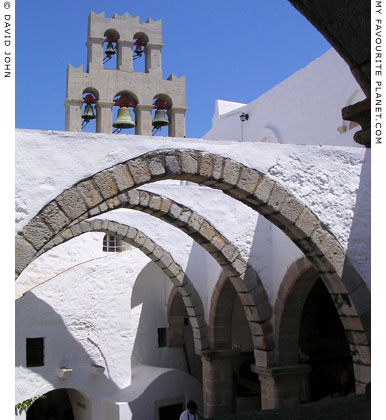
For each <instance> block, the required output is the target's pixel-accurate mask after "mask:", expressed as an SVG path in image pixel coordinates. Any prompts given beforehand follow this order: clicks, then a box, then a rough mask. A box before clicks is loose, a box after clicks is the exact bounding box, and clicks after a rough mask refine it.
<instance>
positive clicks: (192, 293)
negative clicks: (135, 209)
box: [45, 219, 208, 354]
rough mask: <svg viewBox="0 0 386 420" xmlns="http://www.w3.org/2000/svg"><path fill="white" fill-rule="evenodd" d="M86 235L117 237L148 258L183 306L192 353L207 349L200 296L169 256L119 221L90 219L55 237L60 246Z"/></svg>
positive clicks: (54, 242)
mask: <svg viewBox="0 0 386 420" xmlns="http://www.w3.org/2000/svg"><path fill="white" fill-rule="evenodd" d="M87 232H104V233H106V234H109V235H114V236H117V237H119V238H120V239H121V240H122V241H124V242H127V243H129V244H130V245H132V246H134V247H136V248H138V249H140V250H141V251H142V252H144V253H145V254H146V255H147V256H148V257H150V258H151V259H152V260H153V261H154V262H155V263H156V264H157V265H158V266H159V267H160V268H161V269H162V270H163V272H164V273H165V275H166V276H168V277H169V278H170V280H171V281H172V283H173V285H174V288H175V290H176V291H177V292H178V293H180V295H181V296H182V300H183V302H184V304H185V306H186V311H187V314H188V316H189V319H190V323H191V326H192V328H193V331H194V343H195V351H196V353H197V354H200V353H201V351H203V350H205V349H207V348H208V341H207V325H206V321H205V317H204V309H203V305H202V301H201V298H200V296H199V295H198V293H197V291H196V289H195V288H194V286H193V284H192V283H191V281H190V279H189V278H188V277H187V275H186V274H185V273H184V271H183V269H182V268H181V267H180V266H179V265H178V264H177V263H176V262H175V261H174V259H173V257H172V255H171V254H170V253H169V252H167V251H165V250H164V249H163V248H162V247H160V246H159V245H157V244H156V243H155V242H154V241H153V240H152V239H150V238H149V237H148V236H147V235H146V234H145V233H143V232H141V231H140V230H138V229H136V228H134V227H131V226H127V225H123V224H121V223H119V222H115V221H111V220H107V219H93V220H88V221H81V222H79V223H78V224H77V225H73V226H70V227H69V228H67V229H66V230H65V231H63V232H61V233H60V234H59V235H58V236H59V237H60V238H61V240H60V241H59V243H63V242H65V241H68V240H70V239H73V238H75V237H77V236H80V235H82V234H84V233H87ZM56 242H58V241H57V239H56V238H55V240H52V241H50V242H49V243H48V244H46V249H45V250H46V251H48V250H49V249H50V248H53V247H54V246H56Z"/></svg>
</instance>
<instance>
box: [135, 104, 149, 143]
mask: <svg viewBox="0 0 386 420" xmlns="http://www.w3.org/2000/svg"><path fill="white" fill-rule="evenodd" d="M152 110H153V105H137V106H136V107H135V108H134V113H135V134H139V135H142V136H151V134H152V125H151V121H152V115H151V112H152Z"/></svg>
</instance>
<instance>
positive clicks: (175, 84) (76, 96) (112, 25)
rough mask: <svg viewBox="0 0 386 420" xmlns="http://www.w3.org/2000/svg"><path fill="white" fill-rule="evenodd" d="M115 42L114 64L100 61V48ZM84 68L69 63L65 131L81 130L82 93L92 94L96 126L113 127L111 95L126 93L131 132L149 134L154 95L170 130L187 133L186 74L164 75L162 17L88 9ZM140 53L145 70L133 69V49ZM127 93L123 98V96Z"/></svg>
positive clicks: (98, 128) (108, 129)
mask: <svg viewBox="0 0 386 420" xmlns="http://www.w3.org/2000/svg"><path fill="white" fill-rule="evenodd" d="M109 43H110V45H113V46H115V48H114V50H113V51H114V52H115V54H114V53H113V55H112V56H111V58H116V68H115V69H111V68H105V67H104V63H103V62H104V58H103V56H104V51H103V50H104V48H105V47H106V46H107V47H108V46H109ZM86 47H87V72H86V73H85V72H83V65H82V66H80V67H79V68H74V67H72V66H71V65H68V68H67V81H66V100H65V103H64V106H65V108H66V122H65V129H66V131H81V126H82V117H81V115H82V105H83V103H84V101H83V98H84V97H85V95H87V94H91V95H93V97H94V98H95V100H96V103H95V109H96V132H97V133H111V132H112V118H113V111H112V110H113V106H114V105H115V103H114V98H117V97H120V96H122V95H123V96H125V97H128V98H129V99H130V101H131V103H132V104H133V105H132V107H133V110H134V114H135V125H136V126H135V134H140V135H149V136H150V135H152V113H153V109H154V106H153V104H154V103H155V101H157V100H159V101H158V103H160V100H161V103H163V104H165V105H166V108H165V109H167V117H168V121H169V125H168V135H169V136H171V137H184V136H185V111H186V105H185V76H182V77H180V78H178V77H176V76H175V75H173V74H171V75H170V76H169V77H168V78H167V79H166V80H164V79H162V69H161V50H162V47H163V45H162V28H161V20H158V21H154V20H152V19H150V18H149V19H147V21H146V22H139V18H138V17H131V16H130V15H129V14H128V13H125V14H124V15H122V16H118V15H117V14H114V16H113V17H112V19H109V18H105V16H104V12H103V13H100V14H98V15H97V14H96V13H94V12H90V14H89V17H88V31H87V42H86ZM138 48H139V49H140V50H139V51H141V52H140V54H139V56H140V57H142V56H144V57H142V58H144V61H145V70H144V72H135V71H134V70H133V54H134V57H135V58H140V57H138V54H137V56H136V55H135V52H134V51H133V49H136V50H138ZM126 99H127V98H126Z"/></svg>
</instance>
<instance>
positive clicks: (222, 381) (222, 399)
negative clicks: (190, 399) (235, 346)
mask: <svg viewBox="0 0 386 420" xmlns="http://www.w3.org/2000/svg"><path fill="white" fill-rule="evenodd" d="M238 354H240V351H239V350H217V351H213V350H212V351H211V350H207V351H203V352H202V357H201V359H202V384H203V392H204V415H205V417H216V416H223V415H227V414H232V413H233V412H234V395H233V367H232V357H233V356H235V355H238Z"/></svg>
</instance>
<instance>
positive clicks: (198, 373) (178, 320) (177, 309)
mask: <svg viewBox="0 0 386 420" xmlns="http://www.w3.org/2000/svg"><path fill="white" fill-rule="evenodd" d="M167 321H168V328H167V345H168V347H180V348H181V349H182V351H183V355H184V358H185V362H186V368H187V373H189V375H192V376H193V377H194V378H196V379H197V380H198V381H200V382H201V383H202V363H201V357H200V356H199V355H197V354H196V353H195V351H194V333H193V328H192V325H191V321H189V315H188V312H187V309H186V306H185V304H184V301H183V299H182V296H181V294H180V293H179V292H178V291H177V289H176V288H173V289H172V291H171V293H170V296H169V301H168V306H167Z"/></svg>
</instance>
